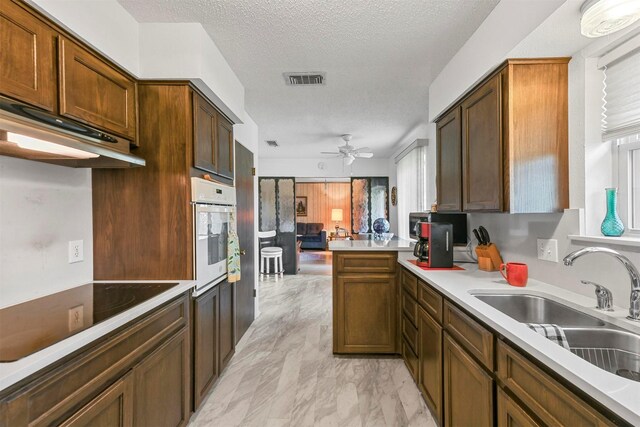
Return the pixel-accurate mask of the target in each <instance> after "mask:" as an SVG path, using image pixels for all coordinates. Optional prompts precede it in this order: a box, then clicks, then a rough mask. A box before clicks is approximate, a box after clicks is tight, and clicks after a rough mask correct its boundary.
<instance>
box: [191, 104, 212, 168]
mask: <svg viewBox="0 0 640 427" xmlns="http://www.w3.org/2000/svg"><path fill="white" fill-rule="evenodd" d="M217 116H218V113H217V111H216V109H215V108H213V105H211V104H209V102H207V101H206V100H205V99H204V98H202V97H201V96H200V95H198V94H196V93H194V94H193V167H195V168H197V169H200V170H203V171H206V172H211V173H217V171H218V170H217V166H216V165H217V163H218V152H217V150H216V143H215V141H216V132H217V130H218V126H217Z"/></svg>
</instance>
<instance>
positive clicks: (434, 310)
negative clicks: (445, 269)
mask: <svg viewBox="0 0 640 427" xmlns="http://www.w3.org/2000/svg"><path fill="white" fill-rule="evenodd" d="M442 301H443V300H442V295H440V294H439V293H438V292H436V291H435V290H434V289H433V288H431V286H429V285H427V284H426V283H424V282H423V281H422V280H418V304H420V305H421V306H422V308H424V309H425V310H426V311H427V313H429V314H430V315H431V317H433V318H434V319H435V320H437V321H438V323H440V324H442Z"/></svg>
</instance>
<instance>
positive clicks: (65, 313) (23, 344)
mask: <svg viewBox="0 0 640 427" xmlns="http://www.w3.org/2000/svg"><path fill="white" fill-rule="evenodd" d="M177 284H178V283H175V282H174V283H89V284H87V285H83V286H78V287H76V288H72V289H68V290H66V291H62V292H58V293H55V294H52V295H48V296H46V297H42V298H38V299H35V300H32V301H28V302H25V303H22V304H17V305H13V306H10V307H7V308H3V309H1V310H0V362H13V361H16V360H18V359H21V358H23V357H25V356H28V355H30V354H32V353H35V352H36V351H38V350H42V349H43V348H45V347H48V346H50V345H52V344H55V343H57V342H59V341H62V340H63V339H65V338H67V337H70V336H71V335H74V334H77V333H78V332H80V331H83V330H85V329H87V328H89V327H91V326H93V325H95V324H97V323H100V322H102V321H104V320H106V319H109V318H111V317H113V316H115V315H117V314H120V313H122V312H123V311H125V310H128V309H130V308H131V307H134V306H136V305H138V304H140V303H142V302H144V301H146V300H148V299H150V298H153V297H154V296H156V295H158V294H161V293H162V292H164V291H166V290H168V289H170V288H172V287H174V286H176V285H177Z"/></svg>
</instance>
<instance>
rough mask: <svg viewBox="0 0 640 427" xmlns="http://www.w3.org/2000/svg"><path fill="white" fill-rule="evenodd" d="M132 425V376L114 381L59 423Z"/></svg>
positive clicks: (81, 426) (75, 426) (111, 426)
mask: <svg viewBox="0 0 640 427" xmlns="http://www.w3.org/2000/svg"><path fill="white" fill-rule="evenodd" d="M84 426H87V427H89V426H91V427H131V426H133V376H132V375H131V373H129V374H127V375H125V376H124V377H123V378H121V379H120V380H118V381H116V382H115V384H113V385H112V386H111V387H109V388H108V389H106V390H105V391H103V392H102V393H100V394H99V395H98V397H96V398H94V399H93V400H92V401H91V402H89V403H88V404H87V405H86V406H85V407H83V408H82V409H80V410H79V411H78V412H76V413H75V414H73V416H71V418H69V419H68V420H66V421H65V422H63V423H62V424H61V427H84Z"/></svg>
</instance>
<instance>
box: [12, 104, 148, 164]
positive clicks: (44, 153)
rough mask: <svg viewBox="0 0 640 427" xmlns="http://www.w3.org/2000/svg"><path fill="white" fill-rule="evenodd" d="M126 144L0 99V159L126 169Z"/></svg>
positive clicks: (128, 161) (128, 158) (129, 161)
mask: <svg viewBox="0 0 640 427" xmlns="http://www.w3.org/2000/svg"><path fill="white" fill-rule="evenodd" d="M128 151H129V141H127V140H126V139H123V138H119V137H117V136H113V135H109V134H106V133H104V132H101V131H99V130H96V129H93V128H91V127H89V126H86V125H84V124H81V123H78V122H75V121H73V120H69V119H67V118H64V117H60V116H57V115H55V114H51V113H48V112H46V111H42V110H39V109H36V108H33V107H31V106H29V105H27V104H23V103H21V102H18V101H14V100H11V99H9V98H5V97H2V96H0V155H5V156H11V157H19V158H22V159H27V160H36V161H39V162H45V163H53V164H57V165H61V166H69V167H73V168H129V167H136V166H144V165H145V161H144V159H142V158H140V157H137V156H134V155H132V154H129V152H128Z"/></svg>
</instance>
